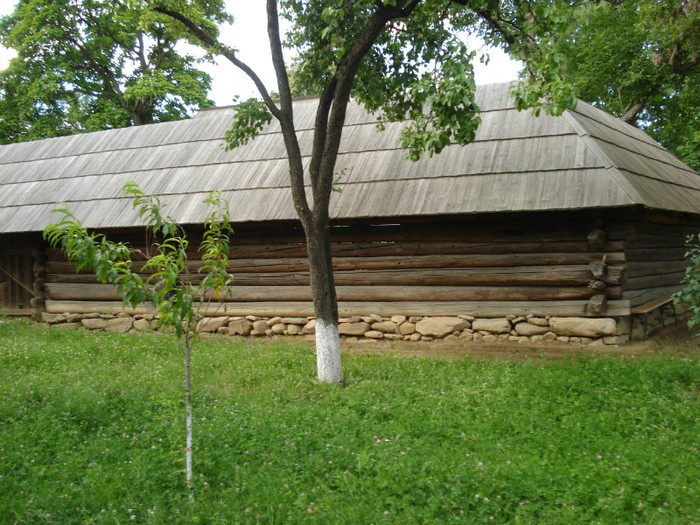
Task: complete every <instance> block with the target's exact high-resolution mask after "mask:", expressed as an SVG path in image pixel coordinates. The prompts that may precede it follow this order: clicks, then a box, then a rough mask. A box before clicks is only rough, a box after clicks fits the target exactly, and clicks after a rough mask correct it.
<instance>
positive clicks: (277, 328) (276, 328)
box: [270, 323, 287, 335]
mask: <svg viewBox="0 0 700 525" xmlns="http://www.w3.org/2000/svg"><path fill="white" fill-rule="evenodd" d="M270 330H272V333H273V334H275V335H282V334H284V332H285V331H286V330H287V325H286V324H284V323H277V324H274V325H272V328H270Z"/></svg>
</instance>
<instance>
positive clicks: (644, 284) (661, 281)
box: [624, 272, 685, 290]
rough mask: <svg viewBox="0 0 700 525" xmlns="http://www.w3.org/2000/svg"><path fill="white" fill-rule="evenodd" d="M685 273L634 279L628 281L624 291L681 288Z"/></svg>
mask: <svg viewBox="0 0 700 525" xmlns="http://www.w3.org/2000/svg"><path fill="white" fill-rule="evenodd" d="M684 275H685V272H676V273H669V274H663V275H650V276H646V277H634V278H632V279H628V280H627V283H626V284H625V286H624V290H644V289H648V288H649V289H651V288H661V287H664V286H679V287H680V284H681V281H682V280H683V276H684Z"/></svg>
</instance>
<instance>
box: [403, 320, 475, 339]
mask: <svg viewBox="0 0 700 525" xmlns="http://www.w3.org/2000/svg"><path fill="white" fill-rule="evenodd" d="M465 328H467V323H466V322H465V321H464V319H460V318H458V317H427V318H425V319H423V320H422V321H420V322H418V323H416V331H417V332H419V333H420V334H422V335H427V336H431V337H438V338H440V337H445V336H446V335H448V334H451V333H453V332H459V331H461V330H464V329H465Z"/></svg>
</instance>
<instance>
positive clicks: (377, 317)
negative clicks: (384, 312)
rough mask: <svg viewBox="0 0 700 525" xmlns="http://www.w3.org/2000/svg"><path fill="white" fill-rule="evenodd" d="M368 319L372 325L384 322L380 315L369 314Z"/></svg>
mask: <svg viewBox="0 0 700 525" xmlns="http://www.w3.org/2000/svg"><path fill="white" fill-rule="evenodd" d="M370 318H371V319H372V322H374V323H381V322H382V321H383V320H384V318H383V317H382V316H381V315H377V314H370Z"/></svg>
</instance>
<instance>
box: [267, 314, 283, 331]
mask: <svg viewBox="0 0 700 525" xmlns="http://www.w3.org/2000/svg"><path fill="white" fill-rule="evenodd" d="M280 322H282V318H281V317H279V316H278V317H271V318H270V319H268V320H267V326H268V328H272V327H273V326H275V325H276V324H279V323H280Z"/></svg>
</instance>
